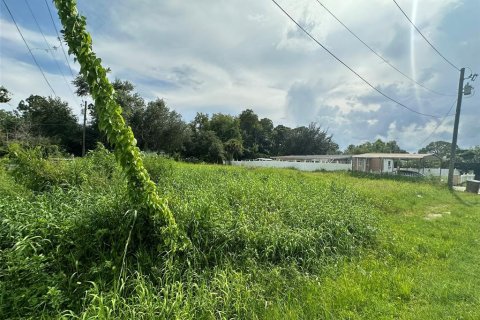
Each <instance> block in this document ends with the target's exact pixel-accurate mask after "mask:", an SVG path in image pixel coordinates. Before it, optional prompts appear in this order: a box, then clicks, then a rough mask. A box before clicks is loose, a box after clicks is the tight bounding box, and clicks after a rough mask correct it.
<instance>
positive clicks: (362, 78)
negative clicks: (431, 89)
mask: <svg viewBox="0 0 480 320" xmlns="http://www.w3.org/2000/svg"><path fill="white" fill-rule="evenodd" d="M272 2H273V3H275V5H276V6H277V7H278V8H279V9H280V10H281V11H282V12H283V13H284V14H285V15H286V16H287V17H288V18H290V20H292V22H293V23H295V24H296V25H297V27H298V28H300V29H301V30H302V31H303V32H304V33H305V34H306V35H307V36H308V37H309V38H310V39H312V40H313V41H314V42H315V43H317V44H318V45H319V46H320V47H322V48H323V50H325V51H327V52H328V53H329V54H330V55H331V56H332V57H333V58H335V59H336V60H337V61H338V62H340V63H341V64H342V65H343V66H344V67H345V68H347V69H348V70H350V72H352V73H353V74H355V75H356V76H357V77H358V78H359V79H361V80H362V81H363V82H365V83H366V84H367V85H368V86H369V87H370V88H372V89H373V90H375V91H376V92H378V93H379V94H381V95H382V96H384V97H385V98H387V99H388V100H390V101H392V102H394V103H396V104H397V105H399V106H401V107H402V108H405V109H407V110H409V111H410V112H413V113H416V114H419V115H422V116H426V117H431V118H440V117H438V116H435V115H432V114H428V113H422V112H419V111H417V110H414V109H412V108H410V107H408V106H406V105H404V104H403V103H401V102H399V101H397V100H395V99H393V98H391V97H390V96H388V95H387V94H385V93H383V92H382V91H380V90H379V89H377V88H376V87H375V86H373V85H372V84H371V83H370V82H368V81H367V80H366V79H365V78H364V77H362V76H361V75H360V74H358V73H357V72H356V71H355V70H353V69H352V68H351V67H349V66H348V65H347V64H346V63H345V62H343V61H342V60H341V59H340V58H338V57H337V56H336V55H335V54H333V53H332V52H331V51H330V50H328V49H327V48H326V47H325V46H324V45H323V44H321V43H320V41H318V40H317V39H316V38H315V37H314V36H313V35H312V34H311V33H310V32H308V31H307V30H306V29H305V28H304V27H303V26H301V25H300V24H299V23H298V22H297V21H296V20H295V19H294V18H293V17H292V16H291V15H290V14H288V12H287V11H285V10H284V9H283V8H282V6H280V5H279V4H278V3H277V1H275V0H272Z"/></svg>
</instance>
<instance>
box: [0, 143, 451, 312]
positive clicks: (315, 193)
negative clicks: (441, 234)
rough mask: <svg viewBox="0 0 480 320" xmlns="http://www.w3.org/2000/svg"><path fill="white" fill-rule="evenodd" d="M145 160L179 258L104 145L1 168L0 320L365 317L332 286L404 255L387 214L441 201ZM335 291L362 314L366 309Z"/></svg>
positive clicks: (360, 182)
mask: <svg viewBox="0 0 480 320" xmlns="http://www.w3.org/2000/svg"><path fill="white" fill-rule="evenodd" d="M144 162H145V165H146V167H147V168H148V170H149V172H150V173H151V175H152V177H153V179H154V181H155V182H157V183H158V189H159V192H162V196H164V197H166V198H167V199H168V202H169V205H170V207H171V209H172V211H173V213H174V214H175V217H176V219H177V221H178V224H179V226H180V227H181V231H182V232H183V233H184V234H185V235H186V236H188V238H189V239H190V241H191V246H190V247H189V248H188V249H187V250H184V251H181V252H177V253H176V254H175V255H172V254H171V253H169V252H167V251H165V247H164V246H162V245H161V243H162V241H161V239H160V237H161V233H160V232H159V230H156V229H155V227H154V226H152V225H151V224H150V223H149V220H146V219H144V218H143V215H142V212H141V211H139V210H138V208H137V206H136V205H135V204H134V203H131V202H129V200H128V199H129V198H128V197H127V186H126V183H125V181H124V177H123V176H122V174H121V172H120V170H119V169H118V168H117V167H116V166H115V165H114V161H113V156H112V155H111V154H110V153H109V152H108V151H107V150H105V149H104V148H101V147H99V149H98V150H96V151H94V152H92V153H90V154H89V155H88V156H87V157H85V158H83V159H75V160H72V161H55V162H54V161H52V160H49V159H45V158H43V157H42V156H41V153H40V152H39V151H38V150H37V151H35V150H34V151H26V150H20V149H19V150H17V152H16V154H15V155H11V157H10V159H9V160H8V161H6V160H3V161H2V163H1V164H2V166H1V169H0V178H1V179H0V218H1V225H0V250H1V252H0V253H1V254H0V318H45V319H46V318H81V319H90V318H100V319H175V318H176V319H233V318H239V319H273V318H278V319H281V318H299V317H300V318H305V319H312V318H335V317H336V316H339V315H341V317H345V318H349V317H351V318H354V317H353V316H352V313H351V310H350V311H348V310H347V311H345V310H344V311H342V312H343V313H342V312H338V311H337V309H336V308H335V307H334V306H333V307H332V305H331V304H330V303H331V301H330V302H327V300H328V299H327V300H325V301H323V302H322V301H317V300H316V299H317V298H315V297H320V296H322V297H324V298H323V299H326V298H325V292H327V291H328V290H332V289H333V288H335V281H333V280H332V281H333V282H331V283H329V282H328V281H327V280H322V279H324V277H326V276H331V275H332V274H333V275H335V274H336V273H335V270H337V268H338V267H339V266H341V265H344V264H349V263H356V262H355V261H359V260H358V259H360V258H361V257H363V256H364V255H365V254H367V253H369V252H377V251H378V250H380V249H381V250H384V249H382V248H386V250H388V252H394V253H395V252H396V254H398V257H400V256H401V254H402V250H400V249H398V248H397V247H396V246H393V245H392V247H391V248H389V247H385V245H384V244H380V243H379V239H382V238H383V237H386V234H388V230H386V229H382V228H381V226H385V223H384V222H382V221H383V220H384V217H385V216H386V215H392V214H398V213H399V212H400V211H402V212H404V211H408V210H414V209H415V208H417V207H419V206H421V205H423V204H425V203H427V202H428V201H431V199H433V198H435V197H438V195H441V194H443V192H444V191H443V190H442V189H441V188H440V187H433V186H431V185H428V184H419V185H415V186H414V187H413V184H412V183H409V182H404V181H389V182H388V183H385V182H382V181H381V180H364V179H360V178H352V177H350V176H348V175H347V174H325V173H314V174H304V173H300V172H297V171H292V170H271V169H270V170H269V169H260V170H259V169H244V168H234V167H221V166H207V165H187V164H181V163H176V162H173V161H172V160H168V159H165V158H162V157H158V156H154V155H148V156H146V158H145V161H144ZM393 189H395V190H394V191H392V190H393ZM398 195H399V196H398ZM132 212H133V213H134V214H129V213H132ZM132 217H133V218H132ZM395 257H396V258H398V257H397V256H395ZM355 276H356V275H355ZM355 276H353V275H352V277H353V278H354V277H355ZM359 281H360V280H359ZM405 283H406V284H405ZM324 286H325V287H324ZM346 286H348V285H346ZM322 288H324V289H322ZM328 288H330V289H328ZM344 290H345V289H344ZM391 292H392V294H397V293H398V294H399V295H400V296H402V295H403V296H405V297H406V299H407V298H408V297H409V296H410V295H411V287H410V285H409V284H408V281H402V279H399V281H398V286H392V289H391ZM334 296H336V297H337V298H338V299H339V300H338V301H343V303H346V302H345V301H347V300H349V299H353V300H352V301H357V302H356V304H355V305H356V307H358V305H361V304H365V303H367V300H368V297H367V296H363V297H361V296H356V294H355V293H354V292H350V291H348V290H346V291H345V292H344V297H343V298H341V297H339V296H338V295H337V294H334ZM355 299H357V300H355ZM339 303H340V302H339ZM349 312H350V313H349ZM349 314H350V316H349Z"/></svg>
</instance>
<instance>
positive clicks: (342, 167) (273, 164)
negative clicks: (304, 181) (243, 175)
mask: <svg viewBox="0 0 480 320" xmlns="http://www.w3.org/2000/svg"><path fill="white" fill-rule="evenodd" d="M232 165H234V166H244V167H263V168H294V169H297V170H301V171H319V170H325V171H348V170H351V169H352V165H351V164H349V163H323V162H293V161H277V160H272V161H255V160H253V161H232Z"/></svg>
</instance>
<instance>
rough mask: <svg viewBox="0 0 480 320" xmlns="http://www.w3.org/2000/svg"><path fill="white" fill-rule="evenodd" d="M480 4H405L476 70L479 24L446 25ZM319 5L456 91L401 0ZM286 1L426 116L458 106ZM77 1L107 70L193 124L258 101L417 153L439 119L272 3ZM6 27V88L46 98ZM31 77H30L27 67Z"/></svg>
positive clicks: (291, 121)
mask: <svg viewBox="0 0 480 320" xmlns="http://www.w3.org/2000/svg"><path fill="white" fill-rule="evenodd" d="M475 1H477V0H464V1H461V0H442V1H438V0H422V1H407V0H402V1H400V0H399V1H398V2H399V4H400V5H401V6H402V7H403V9H404V10H405V11H406V12H407V13H408V14H409V15H411V17H412V18H415V19H416V20H415V22H416V24H417V25H418V26H419V27H420V28H421V29H422V30H423V31H424V33H425V35H427V36H428V37H429V38H430V40H432V42H433V43H435V44H436V45H437V46H438V47H439V48H440V49H441V51H442V52H444V53H445V54H446V55H447V56H448V57H449V58H450V59H451V60H453V61H458V63H462V65H470V66H471V67H477V68H476V71H477V72H478V70H480V65H479V63H478V59H477V58H476V52H478V50H480V42H478V41H477V42H474V41H475V37H472V36H471V35H469V33H472V32H473V30H472V28H475V26H471V25H466V26H464V28H465V33H461V35H462V36H460V37H459V36H458V33H455V34H450V32H451V30H452V26H451V25H447V24H446V23H447V22H445V21H447V20H448V19H447V18H448V17H449V15H452V14H456V13H455V12H456V11H455V10H460V9H461V8H463V7H464V6H469V5H471V4H474V3H475ZM321 2H322V3H324V4H325V5H326V6H327V7H328V8H329V9H330V10H331V11H332V12H334V13H335V15H336V16H337V17H338V18H340V19H341V20H342V21H343V22H344V23H345V24H346V25H348V26H349V27H350V28H351V29H352V30H354V31H355V32H356V33H357V34H358V35H359V36H360V37H361V38H362V39H364V40H365V41H366V42H367V43H368V44H369V45H371V46H372V47H374V48H375V49H376V50H378V52H379V53H381V54H382V55H384V57H385V58H386V59H388V60H389V61H390V62H391V63H393V64H394V65H395V66H397V67H398V68H399V69H401V70H402V71H404V72H405V73H407V74H409V75H412V76H415V77H416V79H417V80H418V81H421V82H422V83H424V84H425V85H427V86H430V87H431V88H434V89H437V90H439V91H442V92H446V91H447V90H448V91H449V92H452V91H453V92H455V90H456V87H457V81H458V79H457V78H458V75H457V74H456V73H455V72H453V70H452V69H451V68H450V66H448V65H446V64H445V63H444V61H443V60H442V59H441V58H439V57H438V56H437V55H436V54H435V53H434V52H433V51H432V49H431V48H429V47H428V45H427V44H426V43H425V42H424V40H423V39H421V38H420V37H419V36H418V35H416V34H415V33H413V37H411V32H410V31H411V27H410V25H409V24H408V21H406V20H405V18H404V17H403V15H402V14H401V12H399V10H398V9H397V8H396V7H395V5H394V3H393V2H391V1H384V0H373V1H368V2H365V1H362V2H359V1H354V0H348V1H347V0H345V1H334V0H321ZM279 3H280V4H281V5H282V6H285V9H286V10H287V11H288V12H289V13H291V15H292V16H293V17H294V18H295V19H297V20H298V21H299V22H301V23H302V24H304V25H305V27H306V28H307V29H308V30H310V31H311V32H312V34H314V35H315V36H316V37H317V38H318V39H319V41H322V42H323V43H325V45H326V47H327V48H329V49H330V50H332V52H334V53H336V54H337V55H338V57H339V58H341V59H343V60H344V61H345V62H346V63H347V64H348V65H350V66H351V67H352V68H353V69H355V70H356V71H357V72H358V73H360V74H361V75H362V76H364V77H365V78H366V79H368V80H369V81H370V82H371V83H372V84H373V85H375V86H378V88H380V89H381V90H384V91H385V92H387V93H388V94H389V95H392V97H394V98H396V99H399V100H400V101H402V102H404V103H406V104H408V105H409V106H411V107H412V108H415V109H417V110H419V111H421V112H425V113H433V114H438V115H443V114H444V113H445V112H446V110H447V109H448V107H449V106H450V104H451V101H452V100H453V99H454V97H438V96H435V95H432V94H430V93H428V92H426V91H424V90H423V89H418V88H415V87H414V86H412V84H411V83H410V82H409V81H408V80H406V79H405V78H404V77H403V76H402V75H399V74H398V73H396V72H395V71H393V70H392V69H391V68H390V67H388V65H386V64H385V63H383V62H382V61H381V60H379V59H378V58H377V57H375V55H373V54H372V53H371V52H370V51H369V50H368V49H366V48H365V47H364V46H363V45H361V44H360V43H359V42H358V41H357V40H356V39H355V38H353V37H352V36H351V35H350V34H349V33H348V32H347V31H345V29H343V27H342V26H341V25H340V24H338V23H337V21H335V20H334V19H333V18H332V17H331V16H330V15H329V14H328V13H327V12H326V11H325V10H324V9H323V8H322V7H321V6H319V5H318V4H317V3H316V2H315V1H313V0H299V1H286V0H282V1H279ZM79 5H80V11H81V12H82V13H84V14H85V15H86V16H87V23H88V26H89V30H90V31H91V32H92V38H93V43H94V50H95V51H96V52H97V54H98V56H99V57H101V58H102V59H103V61H104V64H105V66H109V67H111V69H112V77H120V78H123V79H127V80H131V81H132V82H134V83H135V84H136V86H137V87H136V89H137V90H138V91H139V92H140V93H141V94H142V95H143V96H144V97H146V98H147V99H154V98H155V97H157V96H158V97H163V98H165V99H166V101H167V103H168V104H169V106H170V107H172V108H174V109H176V110H177V111H179V112H180V113H182V114H184V115H185V117H186V119H187V120H189V118H191V117H193V115H194V113H195V111H202V112H210V113H212V112H222V111H223V112H228V113H231V114H238V113H239V112H240V111H241V110H243V109H245V108H252V109H253V110H254V111H255V112H257V113H258V114H259V115H260V116H261V117H269V118H271V119H272V120H274V123H275V124H280V123H282V124H287V125H291V126H296V125H305V124H307V123H308V122H310V121H317V122H319V124H320V125H322V126H323V127H325V128H327V127H328V128H329V130H330V133H333V134H334V139H335V140H336V141H337V142H339V144H340V145H341V146H342V147H345V146H347V145H348V144H350V143H355V144H357V143H358V139H360V138H361V139H370V140H373V139H375V138H376V137H383V138H384V139H397V140H398V142H399V144H400V146H402V147H404V148H408V149H411V150H417V149H419V147H420V146H417V145H416V144H418V143H420V142H421V140H422V139H424V138H425V137H426V136H427V135H429V134H431V132H432V131H433V128H434V127H435V126H436V122H434V121H431V119H429V118H421V117H418V116H417V115H415V114H411V113H410V112H408V111H406V110H404V109H402V108H401V107H398V106H394V105H393V104H392V103H391V102H389V101H387V100H385V99H384V98H383V97H382V96H379V95H377V94H376V93H374V91H373V90H372V89H371V88H369V87H368V86H366V85H365V84H364V83H363V82H362V81H360V80H359V79H358V78H356V77H355V76H354V75H352V74H351V73H350V72H349V71H348V70H347V69H346V68H345V67H344V66H342V65H341V64H339V63H338V62H337V61H335V60H334V59H333V58H332V57H330V56H329V55H328V54H327V53H325V52H324V51H323V50H322V49H321V48H319V47H318V46H317V45H316V44H314V43H313V42H312V41H311V40H309V39H308V38H307V37H306V36H305V35H303V34H302V33H301V32H300V31H299V30H298V29H297V27H296V26H295V25H294V24H293V23H292V22H291V21H289V19H288V18H287V17H286V16H285V15H283V13H282V12H281V11H280V10H278V8H276V6H275V5H274V4H273V3H271V2H270V1H253V0H244V1H240V0H230V1H226V0H222V1H218V0H215V1H213V0H206V1H197V2H194V1H188V2H185V1H174V0H167V1H162V2H161V3H160V2H158V1H152V0H148V1H147V0H146V1H128V0H121V1H117V2H116V3H115V5H106V4H103V3H102V2H97V1H95V2H93V1H88V2H80V3H79ZM414 6H416V10H413V8H414ZM462 10H463V9H462ZM413 11H416V14H415V15H414V14H413ZM471 14H472V15H474V16H475V13H474V12H472V13H471ZM446 19H447V20H446ZM472 19H473V18H472ZM0 23H1V27H2V31H3V30H7V31H8V32H5V33H4V32H2V35H1V37H2V42H3V41H4V40H8V41H9V42H11V43H16V44H17V45H18V47H17V51H16V52H15V53H13V54H10V53H8V52H5V51H3V49H2V64H1V67H2V70H1V71H2V79H1V82H2V84H4V85H6V86H7V87H8V88H9V89H11V91H12V92H14V93H15V94H16V96H21V97H22V98H23V96H24V95H28V94H29V93H33V92H39V93H41V94H48V91H47V90H46V89H45V88H43V87H44V86H45V84H44V83H42V79H41V78H38V79H37V76H38V75H39V72H38V70H37V71H35V69H34V68H33V67H32V66H31V65H28V63H25V62H20V61H19V59H18V54H19V53H18V52H20V51H21V50H23V49H22V48H21V46H22V45H23V44H22V43H21V42H19V41H18V40H19V38H18V37H17V36H16V35H15V33H16V31H15V30H14V29H12V25H11V24H9V23H6V22H5V20H3V19H1V20H0ZM459 23H460V24H461V21H460V22H459ZM7 28H8V29H7ZM477 30H478V27H477ZM26 32H27V36H28V38H29V39H31V40H32V41H37V40H36V39H40V38H39V35H38V34H36V33H35V32H31V31H28V30H26ZM477 33H478V32H477ZM463 36H464V37H463ZM49 39H50V40H49V41H52V42H53V41H54V40H55V39H52V38H49ZM472 39H473V40H472ZM35 43H36V42H35ZM457 45H458V46H460V45H461V46H462V47H461V50H459V49H458V48H457ZM39 54H40V53H39ZM11 65H13V66H11ZM474 69H475V68H474ZM25 74H29V75H30V74H31V75H32V76H29V77H28V79H22V77H21V76H20V75H25ZM47 76H48V77H49V79H50V78H52V82H53V83H55V87H58V89H56V90H58V91H59V94H61V95H62V97H63V98H64V99H65V100H68V99H70V98H69V97H68V96H69V93H68V91H67V88H66V86H65V84H64V83H63V87H64V88H63V89H60V88H61V87H62V82H63V79H61V77H60V78H59V76H58V75H55V74H51V73H49V74H48V75H47ZM60 80H61V81H60ZM475 103H476V104H477V105H478V97H477V98H475V97H474V98H472V99H470V100H469V101H468V102H466V105H467V108H466V109H465V110H466V111H465V112H467V113H468V114H469V115H470V117H469V118H468V119H467V118H466V119H462V121H464V122H462V125H461V132H468V134H469V135H471V136H472V137H469V138H466V137H462V139H463V140H462V139H461V140H460V141H462V143H465V144H469V145H471V144H474V143H476V142H475V141H480V136H479V133H478V131H475V130H474V129H473V128H475V126H476V124H474V121H469V120H470V119H472V118H474V117H475V116H476V115H478V110H477V111H476V112H475V111H474V110H473V108H470V109H469V108H468V105H469V104H470V105H474V104H475ZM449 130H451V129H449V125H448V122H446V123H445V124H444V125H442V126H440V127H439V128H438V129H437V131H436V133H435V134H433V135H432V139H433V138H437V137H439V138H443V139H448V132H449ZM359 132H360V133H361V136H359ZM427 143H428V142H427Z"/></svg>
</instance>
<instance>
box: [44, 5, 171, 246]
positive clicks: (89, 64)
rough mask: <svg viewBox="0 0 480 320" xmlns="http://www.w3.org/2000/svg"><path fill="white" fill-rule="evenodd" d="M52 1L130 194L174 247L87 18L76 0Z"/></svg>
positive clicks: (164, 210)
mask: <svg viewBox="0 0 480 320" xmlns="http://www.w3.org/2000/svg"><path fill="white" fill-rule="evenodd" d="M54 3H55V6H56V7H57V10H58V15H59V17H60V20H61V22H62V25H63V29H64V30H63V31H62V32H63V35H64V38H65V41H66V42H67V44H68V47H69V49H68V53H69V54H72V53H73V54H74V55H75V57H76V59H77V61H78V62H79V64H80V73H81V74H82V75H83V76H84V77H85V79H86V80H87V83H88V86H89V89H90V94H91V96H92V97H93V99H94V100H95V106H96V111H97V113H98V120H99V127H100V130H101V131H103V132H104V133H105V134H106V136H107V139H108V142H109V143H110V144H112V146H113V147H114V149H115V157H116V159H117V161H118V162H119V163H120V165H121V166H122V168H123V171H124V173H125V174H126V176H127V179H128V183H129V192H130V196H131V197H132V199H133V200H134V201H135V202H136V203H138V204H139V205H140V207H141V208H142V209H143V210H146V212H147V213H148V214H149V215H150V217H151V218H153V221H154V222H155V223H156V224H157V223H158V224H159V225H160V227H161V228H162V233H163V236H164V242H165V244H166V245H168V246H169V247H170V249H172V250H175V249H176V247H177V240H178V239H179V233H178V228H177V225H176V223H175V219H174V217H173V214H172V212H171V211H170V210H169V208H168V206H167V203H166V201H165V200H164V199H162V198H160V197H159V196H158V194H157V191H156V186H155V184H154V183H153V182H152V181H151V180H150V176H149V175H148V172H147V170H146V169H145V167H144V166H143V162H142V158H141V156H140V149H139V148H138V147H137V146H136V144H137V142H136V140H135V137H134V136H133V132H132V129H131V128H130V127H129V126H128V125H127V124H126V123H125V120H124V118H123V116H122V109H121V107H120V106H119V105H118V104H117V103H116V102H115V99H114V89H113V86H112V84H111V83H110V81H109V80H108V78H107V71H106V69H105V68H103V67H102V65H101V59H100V58H97V56H96V55H95V53H94V52H93V51H92V38H91V36H90V34H89V33H88V32H87V30H86V18H85V17H84V16H81V15H80V14H79V13H78V10H77V6H76V1H75V0H54Z"/></svg>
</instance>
